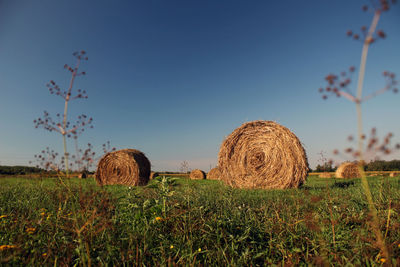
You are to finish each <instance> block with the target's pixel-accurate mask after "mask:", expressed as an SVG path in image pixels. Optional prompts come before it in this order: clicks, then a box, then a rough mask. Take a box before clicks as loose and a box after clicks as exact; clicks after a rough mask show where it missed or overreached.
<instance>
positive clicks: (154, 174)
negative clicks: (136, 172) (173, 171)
mask: <svg viewBox="0 0 400 267" xmlns="http://www.w3.org/2000/svg"><path fill="white" fill-rule="evenodd" d="M157 176H160V174H159V173H158V172H151V173H150V180H153V179H154V178H156V177H157Z"/></svg>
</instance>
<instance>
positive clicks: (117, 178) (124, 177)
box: [95, 149, 150, 186]
mask: <svg viewBox="0 0 400 267" xmlns="http://www.w3.org/2000/svg"><path fill="white" fill-rule="evenodd" d="M149 176H150V161H149V160H148V159H147V157H146V156H145V155H144V154H143V153H142V152H140V151H139V150H135V149H122V150H118V151H114V152H109V153H107V154H105V155H104V156H103V157H102V158H101V159H100V161H99V164H98V165H97V170H96V175H95V178H96V181H97V183H98V184H99V185H108V184H122V185H130V186H137V185H146V184H147V183H148V182H149Z"/></svg>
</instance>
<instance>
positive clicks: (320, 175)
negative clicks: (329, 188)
mask: <svg viewBox="0 0 400 267" xmlns="http://www.w3.org/2000/svg"><path fill="white" fill-rule="evenodd" d="M319 177H320V178H331V177H332V174H331V173H330V172H322V173H320V174H319Z"/></svg>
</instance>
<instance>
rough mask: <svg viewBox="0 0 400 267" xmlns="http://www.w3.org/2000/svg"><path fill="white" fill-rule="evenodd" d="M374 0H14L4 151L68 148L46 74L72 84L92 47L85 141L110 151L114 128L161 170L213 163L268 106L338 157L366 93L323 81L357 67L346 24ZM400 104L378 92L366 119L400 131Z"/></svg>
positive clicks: (3, 34)
mask: <svg viewBox="0 0 400 267" xmlns="http://www.w3.org/2000/svg"><path fill="white" fill-rule="evenodd" d="M365 3H369V1H345V0H341V1H321V0H312V1H297V0H296V1H294V0H293V1H236V0H229V1H228V0H226V1H219V0H218V1H217V0H204V1H188V0H181V1H177V0H171V1H161V0H157V1H156V0H154V1H145V0H141V1H133V0H132V1H128V0H126V1H122V0H118V1H109V0H96V1H80V0H68V1H66V0H57V1H54V0H41V1H31V0H2V1H0V92H1V96H0V164H1V165H16V164H21V165H27V164H28V162H29V161H30V160H32V159H33V155H34V154H37V153H38V152H39V151H41V150H42V149H43V148H45V147H46V146H50V147H51V148H53V149H55V150H57V151H59V152H61V151H62V139H61V136H60V135H58V134H56V133H49V132H47V131H45V130H43V129H35V128H34V125H33V120H34V119H36V118H38V117H40V116H41V115H42V114H43V111H44V110H47V111H49V112H50V114H53V115H54V114H56V113H62V111H63V100H62V99H61V98H59V97H56V96H54V95H50V94H49V92H48V90H47V88H46V86H45V85H46V83H47V82H48V81H49V80H54V81H56V82H57V83H58V84H59V85H60V86H61V87H64V88H66V87H67V85H68V82H69V78H70V76H69V73H68V72H67V71H65V70H64V69H63V66H64V64H65V63H68V64H74V58H73V57H72V55H71V54H72V52H74V51H76V50H82V49H83V50H85V51H87V53H88V56H89V61H88V62H85V63H84V64H83V65H82V68H81V69H82V70H85V71H86V72H87V75H86V76H84V77H79V78H78V79H77V81H76V83H75V86H76V87H75V88H82V89H85V90H86V91H87V92H88V94H89V99H87V100H76V101H74V102H71V113H70V114H69V115H70V118H71V119H72V120H73V121H74V120H75V117H76V116H77V114H80V113H85V114H87V115H89V116H92V117H93V118H94V129H91V130H87V131H86V132H85V133H84V134H83V135H82V136H81V137H80V138H79V142H80V144H81V145H83V144H86V143H87V142H91V143H92V144H93V145H94V146H95V148H96V151H97V153H98V154H99V153H100V151H101V144H103V143H105V142H106V141H107V140H109V141H111V144H112V145H113V146H115V147H117V148H118V149H122V148H136V149H139V150H141V151H143V152H144V153H146V155H147V156H148V157H149V159H150V161H151V162H152V165H153V169H155V170H177V169H179V167H180V163H181V162H182V161H184V160H186V161H188V162H189V167H190V168H201V169H204V170H206V171H208V170H209V168H210V165H212V166H215V165H216V163H217V155H218V151H219V146H220V144H221V142H222V141H223V139H224V137H225V136H226V135H228V134H229V133H230V132H232V131H233V130H234V129H235V128H237V127H239V126H240V125H241V124H242V123H244V122H246V121H251V120H258V119H263V120H273V121H276V122H278V123H280V124H282V125H284V126H286V127H288V128H289V129H291V130H292V131H293V132H294V133H295V134H296V135H297V136H298V137H299V138H300V140H301V142H302V143H303V144H304V147H305V149H306V152H307V155H308V158H309V162H310V165H311V167H314V166H315V165H316V164H317V161H318V158H319V156H318V153H319V152H320V151H325V152H326V155H327V157H330V156H331V155H332V154H331V151H332V150H333V149H335V148H339V149H341V148H344V147H346V146H347V145H348V142H347V141H346V138H347V136H348V135H350V134H355V133H356V125H355V122H356V114H355V107H354V105H353V104H352V103H350V102H348V101H346V100H345V99H336V98H331V99H328V100H326V101H323V100H322V99H321V95H320V94H319V93H318V91H317V90H318V88H319V87H321V86H325V85H326V83H325V81H324V77H325V76H326V75H327V74H329V73H331V72H332V73H339V72H340V71H342V70H346V69H347V68H348V67H349V66H351V65H354V66H356V67H357V68H358V65H359V60H360V54H361V43H360V42H355V41H352V40H350V39H348V38H347V37H346V31H347V30H348V29H353V30H355V31H357V30H358V29H359V28H360V27H361V26H362V25H369V23H370V21H371V18H372V15H371V14H369V13H364V12H362V11H361V6H362V5H363V4H365ZM399 26H400V6H399V5H396V6H394V7H393V9H392V10H390V11H389V12H388V13H385V14H384V15H383V17H382V19H381V20H380V22H379V25H378V28H379V29H383V30H384V31H385V32H386V33H387V35H388V36H387V38H386V40H384V41H381V42H378V43H376V44H375V45H373V46H372V47H371V49H370V54H369V57H368V62H367V73H366V74H367V79H366V81H365V88H364V89H365V92H366V93H368V92H372V91H373V90H375V89H378V88H381V87H382V86H384V80H383V78H382V75H381V73H382V71H383V70H390V71H392V72H395V73H396V74H397V75H400V46H399V44H400V29H399ZM353 87H354V83H353ZM399 103H400V95H393V93H386V94H384V95H382V96H379V97H377V98H376V99H373V100H371V101H370V102H367V103H365V105H364V116H365V121H364V123H365V129H366V130H368V131H369V129H370V128H371V127H373V126H376V127H377V128H378V134H382V135H384V134H386V133H387V132H389V131H390V132H393V133H394V138H393V141H395V142H399V141H400V123H399V121H400V119H399V114H400V113H399V111H400V105H399ZM70 144H71V145H72V142H70ZM72 148H73V147H72V146H70V150H72ZM71 152H72V151H71ZM397 156H398V155H397Z"/></svg>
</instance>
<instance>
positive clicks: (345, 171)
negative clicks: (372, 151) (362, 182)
mask: <svg viewBox="0 0 400 267" xmlns="http://www.w3.org/2000/svg"><path fill="white" fill-rule="evenodd" d="M335 176H336V178H359V177H361V174H360V171H359V169H358V164H357V163H353V162H345V163H343V164H341V165H340V166H339V167H338V168H337V170H336V173H335Z"/></svg>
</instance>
